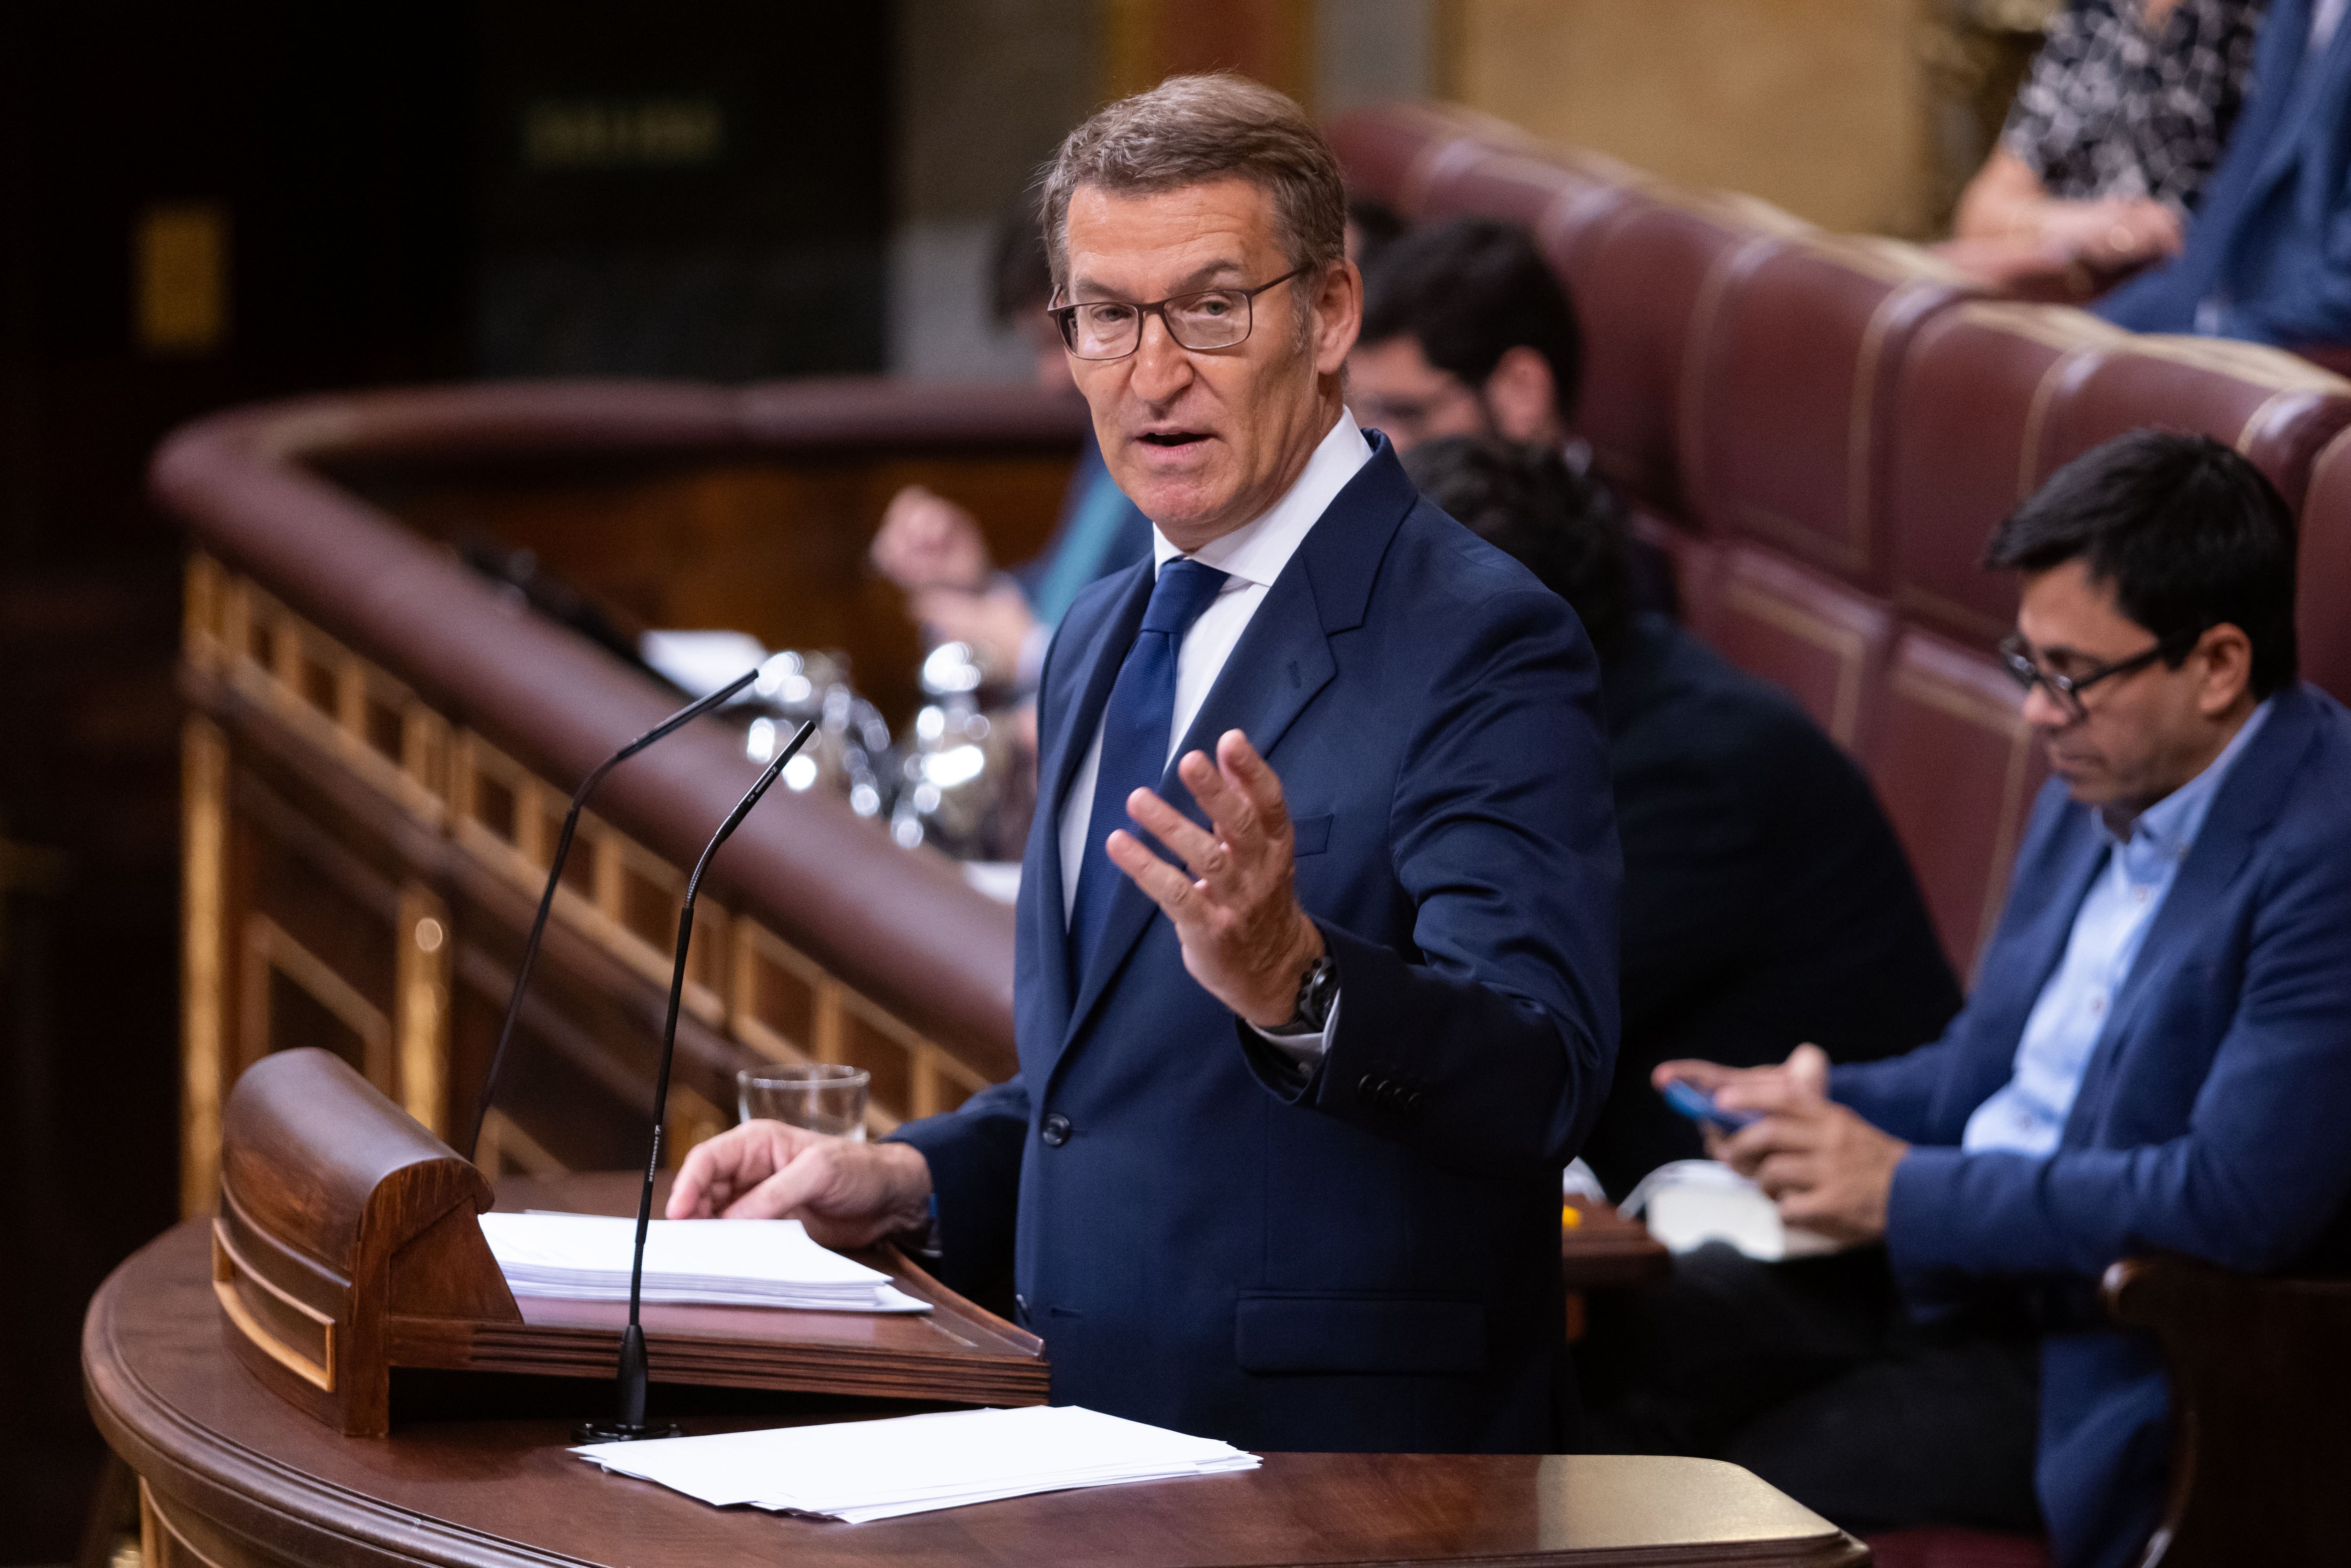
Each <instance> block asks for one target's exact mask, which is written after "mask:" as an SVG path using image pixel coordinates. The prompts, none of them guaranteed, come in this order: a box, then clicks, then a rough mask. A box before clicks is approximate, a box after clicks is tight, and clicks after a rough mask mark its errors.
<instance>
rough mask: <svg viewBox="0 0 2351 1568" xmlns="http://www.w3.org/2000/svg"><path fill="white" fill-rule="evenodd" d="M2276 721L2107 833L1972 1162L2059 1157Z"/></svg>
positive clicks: (2249, 728)
mask: <svg viewBox="0 0 2351 1568" xmlns="http://www.w3.org/2000/svg"><path fill="white" fill-rule="evenodd" d="M2269 713H2270V705H2269V704H2268V703H2267V702H2266V701H2264V702H2262V704H2261V705H2260V706H2258V707H2256V708H2254V709H2253V711H2252V715H2251V716H2249V717H2248V718H2247V719H2246V720H2245V722H2244V726H2243V727H2241V728H2240V729H2239V730H2238V731H2237V733H2236V734H2235V735H2234V736H2233V737H2231V738H2230V741H2229V744H2228V745H2227V746H2226V747H2223V748H2222V749H2221V752H2220V756H2218V757H2216V758H2213V759H2212V760H2211V762H2210V764H2209V765H2208V766H2207V767H2206V768H2205V769H2204V771H2203V772H2201V773H2199V774H2198V775H2197V776H2196V777H2195V778H2193V779H2189V781H2188V782H2187V783H2185V784H2183V785H2181V786H2180V787H2179V789H2174V790H2173V791H2172V792H2171V793H2170V794H2168V795H2166V796H2165V797H2164V798H2163V799H2162V800H2158V801H2157V802H2156V803H2155V804H2154V805H2152V806H2149V807H2148V808H2147V810H2144V811H2142V812H2140V813H2139V817H2138V820H2137V821H2136V822H2133V823H2132V824H2131V826H2130V836H2129V837H2128V838H2126V839H2117V838H2116V837H2115V836H2114V835H2113V833H2112V832H2110V831H2108V832H2106V842H2107V850H2106V860H2105V865H2104V866H2102V867H2100V868H2099V871H2098V874H2097V877H2096V878H2095V880H2094V881H2093V882H2092V883H2090V891H2089V893H2088V894H2086V895H2085V896H2084V898H2083V900H2082V907H2081V908H2080V909H2079V910H2077V911H2076V912H2075V913H2074V930H2073V934H2072V935H2071V936H2068V937H2067V938H2066V941H2065V956H2064V958H2063V959H2062V960H2060V961H2059V963H2058V965H2057V970H2056V973H2054V974H2053V975H2051V976H2050V977H2049V983H2048V984H2047V985H2045V986H2043V987H2042V988H2041V997H2040V999H2039V1000H2038V1001H2035V1002H2034V1003H2033V1004H2032V1016H2031V1017H2029V1018H2027V1019H2025V1020H2024V1034H2023V1037H2022V1039H2020V1040H2018V1041H2017V1043H2016V1075H2015V1076H2014V1077H2012V1078H2011V1079H2010V1080H2009V1081H2008V1082H2007V1084H2006V1085H2005V1086H2003V1087H2002V1088H2001V1090H2000V1092H1998V1093H1996V1094H1994V1095H1993V1096H1992V1097H1991V1099H1989V1100H1987V1101H1985V1102H1984V1103H1982V1104H1980V1105H1979V1106H1977V1107H1976V1110H1975V1114H1974V1115H1972V1116H1970V1117H1969V1118H1968V1126H1967V1131H1966V1132H1965V1133H1963V1134H1960V1137H1959V1147H1960V1148H1962V1149H1964V1150H1966V1151H1967V1152H1969V1153H1970V1154H1978V1153H1981V1152H1982V1151H1984V1150H1987V1149H2001V1150H2008V1151H2011V1152H2013V1153H2016V1154H2023V1155H2051V1154H2054V1153H2056V1151H2057V1140H2058V1138H2059V1137H2060V1136H2061V1135H2062V1134H2064V1130H2065V1118H2066V1116H2067V1115H2068V1114H2069V1113H2071V1112H2072V1111H2073V1109H2074V1095H2075V1094H2076V1093H2077V1092H2080V1090H2081V1087H2082V1074H2083V1072H2084V1071H2085V1069H2087V1068H2088V1066H2089V1064H2090V1056H2091V1053H2092V1052H2093V1051H2095V1050H2096V1049H2097V1046H2098V1040H2099V1038H2100V1036H2101V1035H2102V1034H2104V1032H2105V1027H2106V1019H2107V1014H2108V1009H2110V1008H2111V1007H2112V1005H2113V1002H2114V998H2115V997H2116V995H2117V994H2119V993H2120V992H2121V990H2122V988H2123V982H2124V981H2125V980H2126V979H2127V978H2128V977H2129V976H2130V967H2131V963H2132V961H2133V960H2134V959H2136V958H2137V956H2138V949H2139V944H2140V943H2141V942H2142V941H2143V940H2144V939H2145V938H2146V936H2147V926H2148V925H2150V924H2152V923H2153V922H2154V919H2155V915H2156V911H2158V910H2159V909H2161V908H2162V907H2163V900H2164V895H2165V894H2168V893H2169V892H2170V891H2171V882H2172V879H2173V878H2174V877H2175V876H2177V875H2179V864H2180V862H2182V861H2184V860H2186V859H2187V858H2188V852H2189V849H2190V848H2192V847H2193V846H2194V844H2195V842H2196V831H2197V830H2198V829H2199V828H2200V827H2202V826H2203V825H2204V814H2205V812H2207V811H2209V810H2211V807H2212V797H2213V796H2214V795H2215V794H2217V793H2218V792H2219V791H2220V780H2221V779H2222V777H2223V776H2224V775H2226V774H2227V772H2228V771H2229V764H2230V763H2231V762H2233V761H2235V760H2236V758H2237V753H2239V752H2240V751H2242V750H2243V749H2244V748H2245V743H2246V742H2247V741H2249V740H2251V739H2252V737H2253V732H2254V731H2256V730H2258V729H2260V728H2261V727H2262V721H2263V720H2265V719H2267V718H2268V717H2269ZM2101 831H2105V830H2104V829H2103V828H2102V829H2101Z"/></svg>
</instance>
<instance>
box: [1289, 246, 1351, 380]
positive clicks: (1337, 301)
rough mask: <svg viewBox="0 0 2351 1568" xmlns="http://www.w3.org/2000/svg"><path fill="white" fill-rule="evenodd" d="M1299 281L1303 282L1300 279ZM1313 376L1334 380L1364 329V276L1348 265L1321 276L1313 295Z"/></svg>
mask: <svg viewBox="0 0 2351 1568" xmlns="http://www.w3.org/2000/svg"><path fill="white" fill-rule="evenodd" d="M1301 281H1303V280H1302V279H1301ZM1313 310H1314V342H1313V348H1314V373H1315V374H1316V375H1318V376H1335V375H1338V374H1339V373H1340V372H1341V371H1344V370H1345V369H1346V366H1347V355H1348V354H1349V353H1350V352H1351V351H1352V350H1353V349H1354V347H1355V339H1356V337H1357V335H1358V334H1360V333H1361V332H1362V331H1363V329H1364V275H1363V274H1362V273H1361V272H1359V271H1358V270H1356V267H1355V264H1354V263H1353V262H1352V261H1342V262H1340V263H1339V264H1338V265H1337V266H1336V267H1332V268H1331V270H1330V271H1329V272H1327V273H1325V274H1323V276H1322V287H1320V288H1317V289H1316V290H1315V291H1314V303H1313Z"/></svg>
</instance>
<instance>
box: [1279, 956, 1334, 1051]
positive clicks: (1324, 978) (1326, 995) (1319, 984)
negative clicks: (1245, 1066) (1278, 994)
mask: <svg viewBox="0 0 2351 1568" xmlns="http://www.w3.org/2000/svg"><path fill="white" fill-rule="evenodd" d="M1338 999H1339V960H1338V959H1336V958H1333V957H1332V956H1331V955H1330V954H1328V953H1325V954H1323V955H1322V956H1321V957H1319V958H1317V959H1315V960H1314V962H1312V963H1311V964H1309V965H1307V966H1306V972H1305V973H1304V974H1302V975H1301V976H1299V977H1298V1006H1297V1008H1296V1009H1294V1010H1293V1011H1292V1012H1291V1013H1290V1021H1289V1022H1288V1023H1284V1024H1279V1025H1277V1026H1275V1028H1274V1029H1273V1030H1272V1031H1271V1032H1272V1033H1275V1034H1321V1033H1322V1031H1323V1030H1325V1029H1327V1028H1328V1027H1330V1023H1331V1007H1332V1003H1334V1002H1336V1001H1337V1000H1338Z"/></svg>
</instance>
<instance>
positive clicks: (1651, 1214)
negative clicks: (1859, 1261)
mask: <svg viewBox="0 0 2351 1568" xmlns="http://www.w3.org/2000/svg"><path fill="white" fill-rule="evenodd" d="M1617 1212H1618V1213H1619V1214H1622V1215H1624V1216H1625V1218H1628V1219H1630V1218H1635V1217H1637V1216H1641V1215H1643V1214H1644V1213H1645V1212H1646V1218H1647V1219H1648V1225H1649V1234H1650V1235H1651V1236H1654V1237H1656V1239H1658V1240H1659V1241H1661V1242H1663V1243H1665V1246H1666V1249H1667V1250H1668V1251H1672V1252H1690V1251H1695V1250H1696V1249H1698V1248H1700V1247H1703V1246H1705V1245H1706V1244H1707V1243H1708V1242H1709V1241H1728V1242H1729V1243H1730V1245H1731V1246H1733V1247H1736V1248H1737V1249H1739V1250H1740V1251H1741V1252H1744V1253H1746V1254H1747V1256H1749V1257H1750V1258H1754V1259H1758V1260H1761V1261H1762V1262H1766V1263H1777V1262H1779V1261H1781V1260H1783V1259H1788V1258H1809V1257H1813V1256H1814V1255H1816V1254H1818V1253H1823V1252H1834V1251H1835V1250H1836V1249H1837V1247H1836V1243H1834V1242H1833V1241H1831V1240H1830V1239H1828V1238H1827V1237H1825V1236H1822V1235H1820V1234H1819V1233H1817V1232H1815V1231H1811V1230H1806V1229H1804V1228H1802V1226H1796V1225H1786V1224H1782V1221H1781V1219H1780V1211H1779V1209H1778V1208H1776V1207H1773V1206H1772V1203H1771V1199H1770V1198H1769V1197H1765V1196H1764V1193H1763V1189H1762V1188H1761V1187H1760V1186H1756V1185H1755V1183H1753V1182H1751V1181H1750V1180H1748V1179H1747V1178H1746V1177H1745V1176H1740V1174H1739V1173H1738V1172H1737V1171H1735V1170H1732V1169H1731V1168H1730V1167H1729V1166H1727V1165H1724V1164H1722V1163H1721V1162H1720V1161H1719V1160H1668V1161H1667V1163H1666V1164H1664V1165H1661V1166H1658V1167H1657V1168H1656V1170H1653V1171H1651V1172H1650V1173H1649V1174H1648V1175H1647V1176H1643V1177H1642V1178H1641V1181H1640V1185H1639V1186H1635V1187H1634V1189H1633V1190H1632V1191H1631V1192H1629V1193H1627V1194H1625V1202H1624V1205H1623V1206H1622V1207H1620V1208H1619V1209H1618V1210H1617Z"/></svg>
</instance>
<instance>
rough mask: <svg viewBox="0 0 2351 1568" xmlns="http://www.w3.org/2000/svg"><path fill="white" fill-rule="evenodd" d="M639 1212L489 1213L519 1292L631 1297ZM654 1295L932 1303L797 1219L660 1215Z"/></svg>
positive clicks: (652, 1265) (809, 1305) (820, 1307)
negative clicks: (615, 1215) (831, 1245)
mask: <svg viewBox="0 0 2351 1568" xmlns="http://www.w3.org/2000/svg"><path fill="white" fill-rule="evenodd" d="M636 1234H637V1222H636V1221H635V1220H633V1219H608V1218H604V1217H603V1216H601V1215H593V1214H485V1215H483V1216H482V1235H483V1236H484V1237H485V1238H486V1239H488V1241H489V1244H490V1254H491V1256H492V1257H494V1258H496V1260H498V1270H499V1272H501V1273H503V1274H504V1275H506V1277H507V1288H508V1289H510V1290H512V1291H514V1293H515V1294H516V1295H517V1296H554V1297H560V1298H562V1299H565V1300H568V1301H627V1300H628V1299H629V1260H630V1256H631V1254H632V1251H633V1250H634V1249H635V1246H636ZM644 1300H646V1301H698V1302H705V1303H708V1304H711V1305H716V1306H729V1307H795V1308H799V1310H801V1311H804V1312H928V1311H930V1305H929V1303H928V1302H925V1301H916V1300H915V1299H914V1297H912V1296H909V1295H907V1294H905V1293H904V1291H899V1290H896V1289H894V1288H893V1286H892V1285H891V1283H890V1276H889V1275H887V1274H884V1273H883V1272H881V1271H880V1270H874V1269H868V1268H867V1267H866V1266H865V1265H864V1264H862V1263H859V1262H855V1261H853V1260H850V1259H847V1258H844V1257H842V1256H841V1254H840V1253H838V1252H834V1251H831V1250H830V1249H826V1248H823V1247H820V1246H818V1245H817V1244H816V1243H815V1242H813V1241H811V1240H810V1239H809V1235H808V1231H807V1230H806V1229H805V1228H802V1227H801V1225H800V1222H799V1220H797V1219H656V1220H654V1221H653V1224H652V1225H651V1226H650V1227H648V1228H647V1230H646V1235H645V1279H644Z"/></svg>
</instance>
